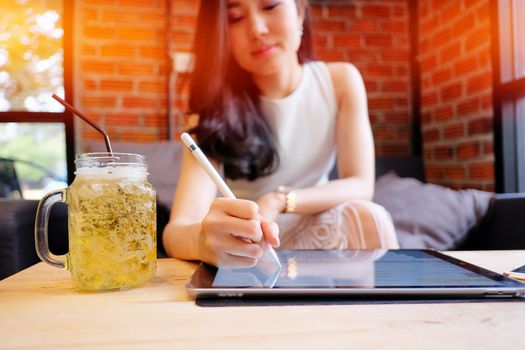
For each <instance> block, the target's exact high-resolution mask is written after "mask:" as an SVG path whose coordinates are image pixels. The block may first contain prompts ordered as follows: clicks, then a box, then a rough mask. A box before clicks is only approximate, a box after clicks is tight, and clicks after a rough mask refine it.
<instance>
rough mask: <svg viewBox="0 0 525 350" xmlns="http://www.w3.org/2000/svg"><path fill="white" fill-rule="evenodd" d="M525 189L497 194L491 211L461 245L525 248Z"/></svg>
mask: <svg viewBox="0 0 525 350" xmlns="http://www.w3.org/2000/svg"><path fill="white" fill-rule="evenodd" d="M524 213H525V193H509V194H496V196H495V198H494V200H493V202H492V204H491V207H490V209H489V211H488V212H487V215H486V216H485V217H484V218H483V220H482V221H481V222H480V223H479V225H477V226H476V227H474V228H473V229H472V230H471V232H469V234H468V236H467V240H466V241H465V242H464V243H463V244H462V245H461V246H460V247H459V249H464V250H469V249H471V250H476V249H496V250H500V249H525V215H524Z"/></svg>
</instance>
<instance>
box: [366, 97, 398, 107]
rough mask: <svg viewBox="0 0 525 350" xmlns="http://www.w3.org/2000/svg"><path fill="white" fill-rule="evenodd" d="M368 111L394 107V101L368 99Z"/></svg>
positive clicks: (389, 99)
mask: <svg viewBox="0 0 525 350" xmlns="http://www.w3.org/2000/svg"><path fill="white" fill-rule="evenodd" d="M368 104H369V107H370V109H389V108H392V107H394V100H392V99H391V98H369V101H368Z"/></svg>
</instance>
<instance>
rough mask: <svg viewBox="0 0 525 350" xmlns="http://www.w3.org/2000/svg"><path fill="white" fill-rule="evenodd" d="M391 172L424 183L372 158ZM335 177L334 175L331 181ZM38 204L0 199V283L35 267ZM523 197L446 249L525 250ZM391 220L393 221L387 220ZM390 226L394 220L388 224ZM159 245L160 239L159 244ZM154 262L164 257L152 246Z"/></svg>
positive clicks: (58, 227) (56, 217)
mask: <svg viewBox="0 0 525 350" xmlns="http://www.w3.org/2000/svg"><path fill="white" fill-rule="evenodd" d="M392 170H393V171H395V172H396V173H397V174H398V175H399V176H401V177H412V178H417V179H419V180H421V181H424V180H425V179H424V172H423V165H422V162H421V160H420V159H419V158H415V157H405V158H378V159H377V161H376V175H377V176H378V177H380V176H382V175H384V174H386V173H387V172H389V171H392ZM335 176H337V170H336V169H334V172H333V174H332V177H335ZM37 205H38V202H37V201H32V200H20V199H18V200H9V199H0V279H3V278H6V277H8V276H10V275H12V274H14V273H16V272H18V271H20V270H23V269H25V268H27V267H29V266H31V265H33V264H35V263H37V262H38V261H39V259H38V256H37V255H36V252H35V246H34V221H35V212H36V208H37ZM523 213H525V194H497V195H495V196H494V197H493V198H492V200H491V202H490V205H489V206H488V210H486V212H485V213H484V214H483V216H482V217H481V219H479V220H477V222H476V223H475V224H473V225H472V226H471V227H469V229H468V232H465V233H464V234H463V235H462V239H461V241H458V242H457V243H456V244H455V245H454V246H453V247H452V249H460V250H462V249H469V250H470V249H472V250H482V249H525V232H524V230H525V215H523ZM393 216H394V215H393ZM168 218H169V210H168V209H167V206H166V205H164V204H162V203H158V215H157V231H158V233H159V234H160V233H161V232H162V229H163V227H164V226H165V224H166V223H167V221H168ZM394 221H395V220H394ZM49 235H50V236H49V245H50V250H51V252H53V253H54V254H65V253H66V252H67V249H68V248H67V208H66V206H65V205H64V204H57V205H55V206H54V207H53V209H52V210H51V215H50V227H49ZM159 243H160V239H159ZM158 247H159V249H158V253H159V257H162V256H165V254H164V251H163V248H162V245H161V244H159V245H158Z"/></svg>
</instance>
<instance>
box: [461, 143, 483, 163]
mask: <svg viewBox="0 0 525 350" xmlns="http://www.w3.org/2000/svg"><path fill="white" fill-rule="evenodd" d="M480 149H481V147H480V143H479V142H478V141H470V142H465V143H462V144H459V145H458V146H457V152H456V154H457V157H458V159H460V160H465V159H472V158H476V157H477V156H479V154H480Z"/></svg>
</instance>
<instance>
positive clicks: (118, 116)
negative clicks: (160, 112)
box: [106, 113, 140, 126]
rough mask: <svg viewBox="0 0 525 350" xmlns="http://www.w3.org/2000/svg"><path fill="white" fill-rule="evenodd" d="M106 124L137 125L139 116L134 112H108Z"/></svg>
mask: <svg viewBox="0 0 525 350" xmlns="http://www.w3.org/2000/svg"><path fill="white" fill-rule="evenodd" d="M106 124H107V125H111V126H139V124H140V116H139V115H137V114H134V113H108V114H106Z"/></svg>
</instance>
